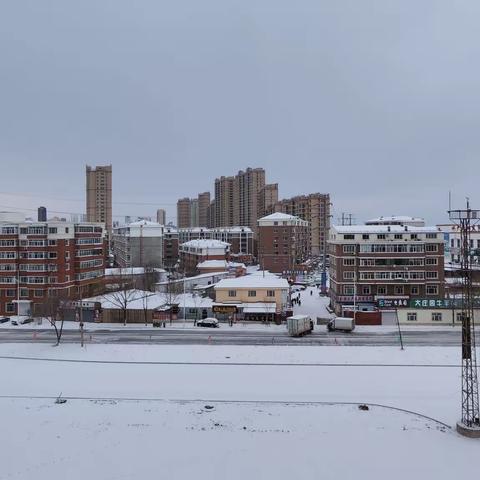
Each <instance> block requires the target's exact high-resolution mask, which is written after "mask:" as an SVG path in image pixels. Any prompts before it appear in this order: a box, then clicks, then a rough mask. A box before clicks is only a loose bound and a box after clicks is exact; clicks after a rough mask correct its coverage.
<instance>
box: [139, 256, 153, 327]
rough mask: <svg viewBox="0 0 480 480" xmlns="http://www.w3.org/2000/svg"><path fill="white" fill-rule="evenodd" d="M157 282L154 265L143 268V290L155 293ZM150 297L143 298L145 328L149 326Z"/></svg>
mask: <svg viewBox="0 0 480 480" xmlns="http://www.w3.org/2000/svg"><path fill="white" fill-rule="evenodd" d="M156 281H157V278H156V271H155V268H154V267H153V266H152V265H149V264H147V265H145V266H144V267H143V273H142V279H141V287H142V289H143V290H146V291H149V292H153V291H154V290H155V282H156ZM148 298H149V296H148V295H144V296H143V297H142V305H143V318H144V320H145V326H147V325H148Z"/></svg>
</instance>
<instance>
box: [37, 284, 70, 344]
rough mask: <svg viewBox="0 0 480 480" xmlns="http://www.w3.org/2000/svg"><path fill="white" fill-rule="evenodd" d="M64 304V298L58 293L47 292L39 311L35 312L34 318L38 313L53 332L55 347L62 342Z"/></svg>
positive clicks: (65, 299) (65, 300)
mask: <svg viewBox="0 0 480 480" xmlns="http://www.w3.org/2000/svg"><path fill="white" fill-rule="evenodd" d="M66 302H67V298H66V296H65V295H63V294H62V293H61V292H60V291H55V293H53V292H49V293H48V294H47V296H46V297H45V299H44V301H43V302H42V303H41V304H40V305H39V309H38V310H36V311H35V316H36V315H37V313H38V314H39V315H40V316H41V317H43V318H46V319H47V321H48V322H49V323H50V325H51V326H52V327H53V329H54V330H55V337H56V339H57V343H56V344H55V346H56V347H58V345H60V341H61V340H62V334H63V325H64V322H65V312H64V310H65V307H66Z"/></svg>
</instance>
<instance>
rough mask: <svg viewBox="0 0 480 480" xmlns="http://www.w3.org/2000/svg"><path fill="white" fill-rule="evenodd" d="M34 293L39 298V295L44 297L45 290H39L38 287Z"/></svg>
mask: <svg viewBox="0 0 480 480" xmlns="http://www.w3.org/2000/svg"><path fill="white" fill-rule="evenodd" d="M33 295H34V296H35V297H37V298H38V297H43V290H37V289H35V290H34V291H33Z"/></svg>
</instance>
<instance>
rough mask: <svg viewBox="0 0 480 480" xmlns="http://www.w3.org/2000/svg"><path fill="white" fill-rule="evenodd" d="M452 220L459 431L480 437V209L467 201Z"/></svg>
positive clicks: (453, 213)
mask: <svg viewBox="0 0 480 480" xmlns="http://www.w3.org/2000/svg"><path fill="white" fill-rule="evenodd" d="M448 213H449V215H450V220H452V221H453V222H455V223H456V224H457V225H459V226H460V235H461V252H460V258H461V262H460V271H459V273H460V276H461V278H462V299H461V318H462V419H461V421H460V422H459V423H458V424H457V430H458V432H459V433H461V434H463V435H467V436H472V437H477V436H479V437H480V413H479V404H478V378H477V356H476V346H475V322H474V309H473V307H474V294H473V289H472V256H471V246H470V233H471V229H472V226H473V225H475V224H477V223H478V222H479V221H480V210H472V209H471V208H470V204H469V202H468V200H467V208H466V210H450V211H449V212H448Z"/></svg>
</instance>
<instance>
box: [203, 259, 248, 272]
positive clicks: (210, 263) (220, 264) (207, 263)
mask: <svg viewBox="0 0 480 480" xmlns="http://www.w3.org/2000/svg"><path fill="white" fill-rule="evenodd" d="M229 267H243V268H246V267H245V264H244V263H238V262H225V261H224V260H204V261H203V262H200V263H198V264H197V268H220V269H222V270H224V269H225V268H229Z"/></svg>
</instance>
